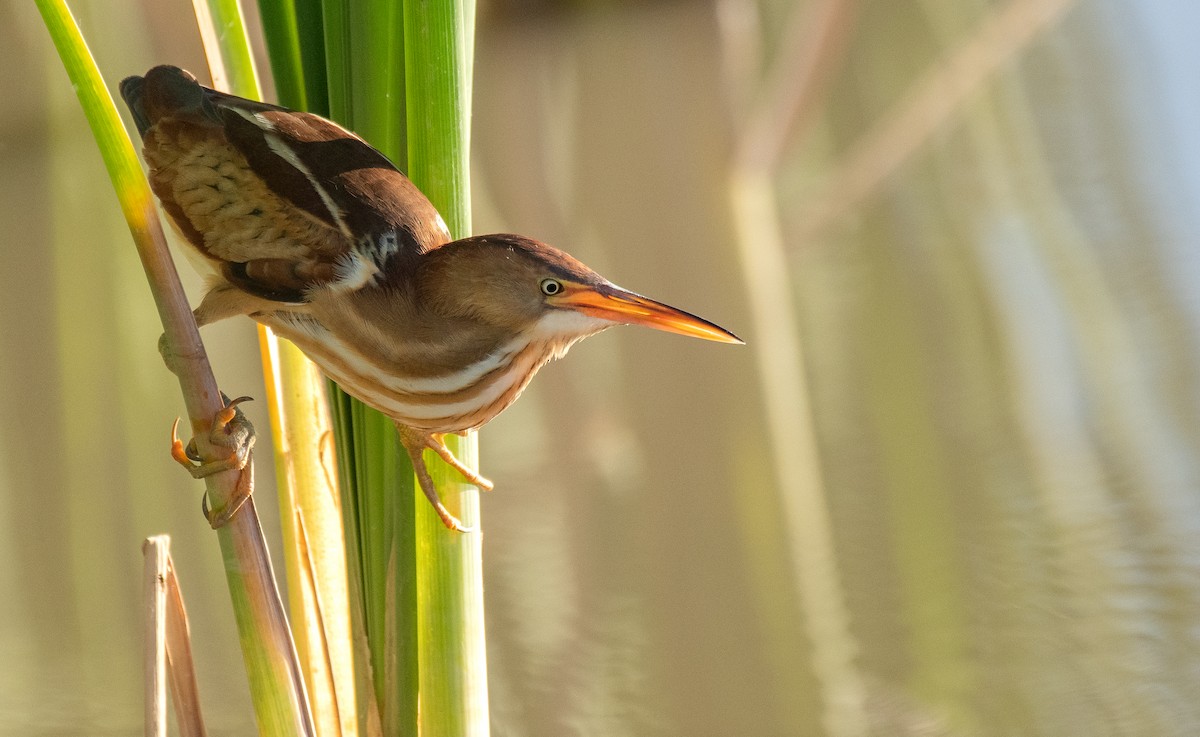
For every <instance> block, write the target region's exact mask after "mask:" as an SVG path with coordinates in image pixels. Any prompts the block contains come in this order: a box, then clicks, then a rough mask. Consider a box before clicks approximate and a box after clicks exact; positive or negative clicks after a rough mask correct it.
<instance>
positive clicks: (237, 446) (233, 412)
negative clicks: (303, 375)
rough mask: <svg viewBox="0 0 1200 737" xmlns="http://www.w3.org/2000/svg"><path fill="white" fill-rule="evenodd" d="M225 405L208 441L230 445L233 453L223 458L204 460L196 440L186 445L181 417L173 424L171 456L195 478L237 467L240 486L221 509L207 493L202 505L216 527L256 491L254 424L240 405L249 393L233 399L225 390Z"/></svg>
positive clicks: (217, 415)
mask: <svg viewBox="0 0 1200 737" xmlns="http://www.w3.org/2000/svg"><path fill="white" fill-rule="evenodd" d="M221 397H222V398H223V399H224V400H225V407H224V408H223V409H221V410H220V411H218V412H217V414H216V416H215V417H213V423H212V427H211V429H210V430H209V433H208V441H209V442H210V443H211V444H212V445H213V446H214V447H216V448H228V449H229V451H230V453H229V455H227V456H225V457H224V458H216V459H212V460H207V461H203V462H201V459H200V457H199V454H198V453H197V452H196V441H195V440H192V441H191V442H190V443H188V444H187V447H186V448H185V447H184V445H183V442H182V441H181V440H180V439H179V437H178V435H177V432H178V429H179V420H178V419H176V420H175V424H174V425H172V426H171V457H172V458H174V459H175V460H176V461H177V462H178V463H179V464H180V465H181V466H183V467H184V468H186V469H187V470H188V473H190V474H191V475H192V478H197V479H202V478H204V477H206V476H212V475H213V474H216V473H221V472H222V471H230V470H238V471H241V474H240V475H239V476H238V482H237V488H236V489H234V493H233V496H232V497H231V498H230V500H229V503H228V504H226V505H225V506H224V507H222V508H221V509H219V510H215V511H212V510H209V508H208V495H207V494H205V496H204V498H203V500H202V501H201V505H200V508H201V510H202V511H203V512H204V518H205V519H207V520H208V523H209V524H210V525H212V528H213V529H214V530H215V529H217V528H218V527H223V526H225V525H226V524H227V523H228V522H229V520H231V519H232V518H233V515H235V514H237V511H238V510H239V509H241V508H242V505H243V504H245V503H246V500H247V499H249V498H250V495H251V493H253V491H254V466H253V464H251V463H250V459H251V455H252V451H253V449H254V441H255V435H254V426H253V425H251V424H250V421H249V420H247V419H246V415H244V414H243V413H242V411H241V410H240V409H238V405H239V404H241V403H242V402H248V401H250V397H238V398H237V399H234V400H233V401H230V400H229V398H228V397H226V396H225V395H224V394H222V395H221Z"/></svg>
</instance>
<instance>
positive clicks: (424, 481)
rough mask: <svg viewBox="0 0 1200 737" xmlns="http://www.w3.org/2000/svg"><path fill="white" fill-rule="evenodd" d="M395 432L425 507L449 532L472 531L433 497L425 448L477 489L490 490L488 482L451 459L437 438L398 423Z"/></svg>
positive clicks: (440, 437) (490, 484) (433, 490)
mask: <svg viewBox="0 0 1200 737" xmlns="http://www.w3.org/2000/svg"><path fill="white" fill-rule="evenodd" d="M396 430H398V431H399V433H400V444H401V445H403V446H404V449H405V450H406V451H408V457H409V458H411V459H412V464H413V470H414V471H416V473H417V481H418V482H420V484H421V491H423V492H425V498H427V499H428V500H429V503H430V504H432V505H433V508H434V510H435V511H436V512H437V514H438V516H439V517H441V518H442V523H443V524H445V525H446V527H448V528H450V529H451V530H458V531H459V532H470V531H471V530H473V529H474V528H473V527H466V526H465V525H463V523H462V522H460V521H459V520H458V518H457V517H455V516H454V515H453V514H450V512H449V510H447V509H446V507H445V505H443V504H442V500H441V498H440V497H439V496H438V493H437V487H436V486H434V483H433V478H432V477H431V476H430V475H429V469H428V468H427V467H426V465H425V457H424V455H423V453H424V451H425V449H426V448H428V449H429V450H432V451H434V452H435V453H437V454H438V455H439V456H441V457H442V458H443V459H444V460H445V461H446V462H447V463H448V464H449V465H450V466H451V467H453V468H454V469H455V470H456V471H458V472H459V473H461V474H462V475H463V477H464V478H466V479H467V481H469V482H470V483H472V484H475V485H476V486H478V487H479V488H481V489H485V490H488V489H491V488H492V486H493V485H492V482H491V481H488V480H487V479H485V478H483V477H482V476H480V475H479V474H477V473H475V472H474V471H472V470H471V469H469V468H467V467H466V466H465V465H463V464H462V462H461V461H459V460H458V459H457V458H455V457H454V454H453V453H451V452H450V450H449V449H448V448H447V447H446V446H445V444H444V443H443V442H442V436H441V435H440V434H436V433H427V432H423V431H421V430H416V429H413V428H411V427H408V426H407V425H401V424H400V423H398V422H397V423H396Z"/></svg>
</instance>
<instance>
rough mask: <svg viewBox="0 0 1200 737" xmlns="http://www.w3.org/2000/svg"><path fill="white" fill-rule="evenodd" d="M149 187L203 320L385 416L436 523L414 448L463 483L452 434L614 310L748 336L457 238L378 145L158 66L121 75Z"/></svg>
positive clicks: (443, 513) (483, 238)
mask: <svg viewBox="0 0 1200 737" xmlns="http://www.w3.org/2000/svg"><path fill="white" fill-rule="evenodd" d="M120 92H121V96H122V97H123V98H124V100H125V102H126V104H127V106H128V107H129V110H130V112H131V114H132V116H133V120H134V123H135V125H136V127H137V131H138V133H139V135H140V136H141V139H142V144H143V156H144V158H145V160H146V162H147V166H148V169H149V172H148V178H149V182H150V186H151V189H152V190H153V192H154V193H155V195H156V197H157V198H158V200H159V201H160V203H161V205H162V209H163V211H164V212H165V213H166V214H167V216H168V219H169V220H170V221H171V222H172V224H173V225H174V227H175V229H176V231H177V232H178V233H179V234H180V235H181V236H182V239H183V240H184V241H185V242H186V244H187V246H188V247H190V250H191V251H193V252H194V255H198V256H199V257H200V258H199V259H193V260H194V261H196V260H198V261H199V262H200V264H201V268H202V269H203V270H204V271H205V272H206V274H207V291H206V292H205V294H204V296H203V298H202V300H201V302H200V305H199V306H198V307H197V308H196V309H195V310H194V311H193V314H194V316H195V318H196V323H197V325H198V326H204V325H207V324H211V323H213V322H216V321H218V320H223V319H226V318H230V317H235V316H248V317H250V318H251V319H253V320H255V321H257V322H259V323H261V324H263V325H266V326H267V327H269V328H271V329H272V330H273V331H275V332H276V333H277V334H278V335H280V336H282V337H284V338H286V339H288V340H290V341H292V342H293V343H295V344H296V345H297V346H298V347H299V348H300V350H301V351H303V352H304V353H305V354H306V355H307V356H308V357H309V358H310V359H311V360H312V361H313V362H314V363H316V365H317V366H318V367H319V368H320V369H321V370H322V371H323V372H324V373H325V374H326V375H327V376H328V377H329V378H331V379H332V380H333V381H334V382H336V383H337V384H338V385H339V386H341V388H342V389H343V390H345V391H346V392H347V393H348V394H350V395H352V396H354V397H356V398H358V399H359V400H361V401H362V402H364V403H365V404H367V405H368V406H370V407H373V408H375V409H377V410H379V411H380V412H382V413H383V414H384V415H386V416H387V417H388V418H390V419H391V420H392V422H393V423H394V424H395V426H396V428H397V431H398V433H399V438H400V442H401V444H402V445H403V446H404V448H405V450H406V451H407V453H408V455H409V457H410V458H411V460H412V465H413V468H414V471H415V472H416V476H417V480H418V482H419V484H420V487H421V490H422V492H423V493H424V494H425V496H426V497H427V498H428V500H429V502H430V504H431V505H432V507H433V509H434V510H435V511H436V513H437V514H438V516H439V517H440V518H441V520H442V522H443V523H444V524H445V526H446V527H447V528H449V529H451V530H458V531H468V530H469V529H471V528H468V527H466V526H465V525H463V524H462V522H461V521H460V520H458V519H457V518H456V517H455V516H454V515H453V514H451V513H450V512H449V511H448V510H447V509H446V507H445V505H444V504H443V503H442V501H441V499H440V497H439V494H438V491H437V489H436V487H435V485H434V482H433V480H432V478H431V477H430V474H429V471H428V467H427V466H426V464H425V461H424V456H423V451H424V450H425V449H429V450H432V451H434V452H435V453H436V454H437V455H438V456H440V457H441V458H442V459H443V460H444V461H445V462H446V463H448V464H449V465H450V466H452V467H453V468H454V469H456V470H457V471H458V473H460V474H461V475H462V476H463V478H465V479H466V480H467V481H468V482H470V483H472V484H474V485H476V486H478V487H479V488H481V489H484V490H489V489H491V488H492V483H491V482H490V481H488V480H487V479H486V478H484V477H483V476H480V475H479V474H478V473H477V472H476V471H474V470H473V469H471V468H468V467H467V466H466V465H465V464H463V463H461V462H460V461H459V460H458V459H457V458H456V457H455V456H454V455H453V453H452V452H451V451H450V450H449V449H448V448H447V447H446V445H445V442H444V440H445V436H446V435H447V434H452V433H456V434H460V435H465V434H466V433H467V432H470V431H473V430H477V429H479V428H480V427H481V426H483V425H484V424H486V423H487V422H489V421H490V420H491V419H492V418H494V417H495V416H496V415H498V414H499V413H500V412H501V411H503V410H504V409H505V408H507V407H508V406H509V405H511V404H512V403H513V402H514V401H515V400H516V399H517V397H518V396H520V394H521V392H522V391H523V390H524V389H525V387H526V386H527V385H528V384H529V381H530V379H532V378H533V376H534V374H536V373H537V371H538V370H539V369H540V368H541V367H542V366H543V365H545V364H546V363H547V362H548V361H550V360H552V359H556V358H559V357H561V356H562V355H564V354H565V353H566V352H567V350H568V349H569V348H570V347H571V346H572V345H573V344H574V343H576V342H577V341H579V340H580V339H582V338H585V337H588V336H590V335H594V334H595V333H598V332H600V331H602V330H605V329H607V328H609V327H612V326H615V325H622V324H635V325H644V326H648V327H651V328H656V329H659V330H664V331H668V332H672V333H678V334H682V335H687V336H692V337H697V338H703V339H706V340H711V341H717V342H723V343H734V344H741V343H742V341H741V340H740V339H739V338H738V337H737V336H735V335H734V334H733V333H731V332H729V331H728V330H725V329H724V328H722V327H719V326H717V325H716V324H714V323H712V322H709V321H707V320H704V319H702V318H700V317H696V316H695V315H692V314H689V313H687V312H684V311H682V310H679V309H676V308H674V307H671V306H668V305H666V304H664V303H662V302H658V301H655V300H652V299H649V298H647V297H643V296H641V295H639V294H636V293H634V292H631V291H629V290H626V289H623V288H621V287H618V286H616V285H615V284H613V283H612V282H610V281H608V280H607V279H605V278H604V277H602V276H600V275H599V274H597V273H596V272H595V271H593V270H592V269H590V268H589V267H587V266H585V265H584V264H583V263H581V262H579V261H578V260H576V259H575V258H573V257H572V256H570V255H568V254H567V253H565V252H563V251H561V250H559V249H557V248H555V247H553V246H550V245H547V244H545V243H542V242H540V241H537V240H535V239H533V238H528V237H525V236H521V235H514V234H510V233H494V234H488V235H476V236H471V237H466V238H460V239H458V240H455V239H453V238H452V237H451V235H450V232H449V230H448V229H447V227H446V224H445V222H444V221H443V219H442V217H441V216H440V214H439V213H438V211H437V209H436V208H435V207H434V206H433V204H432V203H431V202H430V201H429V199H428V198H427V197H426V196H425V195H424V194H423V193H422V192H421V191H420V190H419V189H418V188H417V187H416V186H415V185H414V184H413V183H412V182H411V181H410V180H409V179H408V177H406V176H405V175H404V173H402V172H401V171H400V170H399V169H398V168H396V166H395V165H393V164H392V162H391V161H389V160H388V159H387V157H386V156H384V155H383V154H381V153H380V152H379V151H377V150H376V149H375V148H373V147H372V146H371V145H370V144H368V143H367V142H366V141H364V140H363V139H362V138H360V137H359V136H357V135H355V134H354V133H352V132H351V131H349V130H347V129H346V128H343V127H342V126H340V125H338V124H337V123H334V122H332V121H330V120H327V119H325V118H322V117H320V116H318V115H315V114H312V113H307V112H300V111H295V110H290V109H287V108H284V107H280V106H277V105H271V104H267V103H262V102H257V101H254V100H249V99H246V98H242V97H238V96H235V95H231V94H227V93H223V92H219V91H217V90H214V89H211V88H208V87H205V86H203V85H201V84H200V83H199V81H198V80H197V79H196V77H194V76H193V75H192V74H191V73H189V72H187V71H185V70H183V69H180V68H179V67H175V66H169V65H163V66H156V67H154V68H152V69H150V70H149V71H148V72H146V74H145V75H144V76H131V77H128V78H126V79H125V80H124V81H122V82H121V84H120Z"/></svg>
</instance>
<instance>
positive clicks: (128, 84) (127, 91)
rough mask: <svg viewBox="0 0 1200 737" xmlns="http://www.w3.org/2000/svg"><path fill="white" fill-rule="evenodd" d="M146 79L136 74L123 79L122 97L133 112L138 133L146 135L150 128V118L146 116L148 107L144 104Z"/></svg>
mask: <svg viewBox="0 0 1200 737" xmlns="http://www.w3.org/2000/svg"><path fill="white" fill-rule="evenodd" d="M145 83H146V80H145V78H143V77H139V76H137V75H134V76H132V77H126V78H125V79H122V80H121V87H120V89H121V98H122V99H123V100H125V105H126V106H127V107H128V108H129V112H130V113H132V114H133V123H134V125H136V126H137V129H138V135H140V136H145V135H146V131H147V130H149V129H150V118H149V117H147V116H146V107H145V105H143V104H142V88H143V87H144V86H145Z"/></svg>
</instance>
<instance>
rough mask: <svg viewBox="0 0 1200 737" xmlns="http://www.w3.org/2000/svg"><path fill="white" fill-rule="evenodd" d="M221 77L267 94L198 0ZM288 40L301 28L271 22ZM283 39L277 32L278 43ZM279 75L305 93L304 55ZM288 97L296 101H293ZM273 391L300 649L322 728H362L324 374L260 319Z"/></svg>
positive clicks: (225, 4)
mask: <svg viewBox="0 0 1200 737" xmlns="http://www.w3.org/2000/svg"><path fill="white" fill-rule="evenodd" d="M193 6H194V8H195V11H196V21H197V24H198V25H199V27H200V36H201V38H202V39H203V42H204V51H205V55H206V57H207V58H208V63H209V69H210V71H211V73H212V77H213V83H214V86H216V87H217V88H218V89H222V90H224V91H226V92H232V93H233V94H236V95H240V96H242V97H249V98H253V99H261V97H262V96H261V93H260V87H259V82H258V75H257V72H256V70H255V68H254V61H253V55H252V53H251V50H250V42H249V39H248V37H247V35H246V31H245V24H244V23H243V21H242V16H241V8H240V7H239V5H238V2H237V0H193ZM277 11H279V17H275V18H273V21H274V22H275V23H276V24H284V23H292V24H294V23H295V22H296V15H295V8H294V7H292V6H290V5H289V6H288V7H287V8H277ZM271 33H272V35H273V36H277V37H281V38H282V46H283V47H284V49H287V48H289V47H290V44H292V43H293V41H294V42H295V43H298V31H296V30H295V28H294V27H293V28H291V29H290V30H289V29H288V28H286V27H282V28H281V27H272V28H271ZM280 45H281V42H280V41H279V40H277V42H276V47H277V48H278V47H279V46H280ZM280 63H281V64H285V63H286V64H290V65H293V66H287V67H284V68H283V70H282V71H283V72H284V73H283V74H280V75H279V78H280V80H282V82H283V89H284V90H286V91H289V94H292V95H300V96H302V95H303V94H304V85H303V81H302V72H301V71H300V68H299V64H300V63H301V57H300V55H299V51H298V49H297V50H296V53H295V54H285V55H283V58H282V60H281V62H280ZM289 102H293V101H291V100H289ZM258 337H259V347H260V349H261V352H262V363H263V372H264V377H265V384H266V388H267V395H268V400H269V410H270V421H271V431H272V432H271V436H272V438H273V440H274V451H275V454H274V455H275V467H276V480H277V487H278V490H279V506H280V522H281V529H282V533H283V543H284V545H283V547H284V571H285V574H286V576H287V582H288V599H289V609H290V611H291V624H292V632H293V636H294V637H295V642H296V651H297V656H298V657H299V659H300V664H301V666H302V670H303V673H304V676H305V683H306V686H307V690H308V695H309V699H310V701H311V704H312V713H313V720H314V722H315V726H316V728H317V732H318V734H321V735H341V736H342V737H351V736H352V735H356V734H358V719H357V712H358V709H357V707H356V705H355V703H356V685H355V669H354V655H353V647H352V639H351V628H350V610H349V593H348V582H347V576H346V557H345V556H346V546H345V538H344V536H343V533H342V514H341V505H340V503H339V498H338V492H337V469H336V461H335V459H334V455H333V447H332V444H331V442H330V441H331V435H332V429H331V421H330V416H329V407H328V405H327V403H326V401H325V387H324V379H323V377H322V376H321V373H320V371H319V370H318V369H317V367H316V366H315V365H314V364H313V363H312V362H311V361H309V360H308V358H307V357H305V356H304V354H303V353H301V352H300V350H299V349H298V348H296V347H295V346H294V345H292V344H291V343H289V342H288V341H285V340H279V339H278V338H276V336H275V335H274V334H272V333H271V331H270V330H269V329H267V328H266V327H264V326H262V325H259V326H258Z"/></svg>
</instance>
